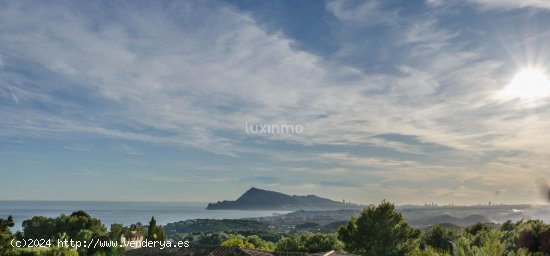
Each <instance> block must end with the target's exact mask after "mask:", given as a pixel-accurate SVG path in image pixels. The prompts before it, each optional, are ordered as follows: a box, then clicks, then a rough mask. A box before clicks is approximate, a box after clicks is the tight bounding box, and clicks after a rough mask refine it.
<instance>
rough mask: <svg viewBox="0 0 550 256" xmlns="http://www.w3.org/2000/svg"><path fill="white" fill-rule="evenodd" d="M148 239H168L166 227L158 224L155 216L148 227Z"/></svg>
mask: <svg viewBox="0 0 550 256" xmlns="http://www.w3.org/2000/svg"><path fill="white" fill-rule="evenodd" d="M146 239H147V240H150V241H165V240H166V234H165V232H164V229H163V228H161V227H159V226H157V221H156V220H155V217H154V216H153V217H151V221H150V222H149V226H148V227H147V237H146Z"/></svg>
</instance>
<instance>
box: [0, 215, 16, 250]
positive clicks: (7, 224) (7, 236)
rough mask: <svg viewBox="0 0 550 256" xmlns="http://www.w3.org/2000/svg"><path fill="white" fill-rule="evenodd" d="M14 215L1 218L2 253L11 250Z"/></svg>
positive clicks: (0, 245) (0, 242) (0, 244)
mask: <svg viewBox="0 0 550 256" xmlns="http://www.w3.org/2000/svg"><path fill="white" fill-rule="evenodd" d="M13 225H14V223H13V217H12V216H8V218H7V219H0V255H4V254H6V253H7V252H8V251H10V250H11V245H10V241H11V240H12V239H13V235H12V234H11V231H10V228H11V227H13Z"/></svg>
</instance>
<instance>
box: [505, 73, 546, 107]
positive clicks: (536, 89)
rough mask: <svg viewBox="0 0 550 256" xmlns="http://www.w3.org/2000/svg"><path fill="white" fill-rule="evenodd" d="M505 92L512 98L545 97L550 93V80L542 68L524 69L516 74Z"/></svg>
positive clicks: (532, 98) (529, 98) (531, 98)
mask: <svg viewBox="0 0 550 256" xmlns="http://www.w3.org/2000/svg"><path fill="white" fill-rule="evenodd" d="M504 92H505V94H506V95H507V96H508V97H511V98H520V99H528V100H534V99H539V98H543V97H546V96H549V95H550V80H549V79H548V76H546V75H545V74H544V72H542V71H541V70H538V69H532V68H529V69H523V70H521V71H520V72H518V73H517V74H516V75H515V76H514V78H513V79H512V81H511V82H510V84H509V85H508V87H506V89H505V91H504Z"/></svg>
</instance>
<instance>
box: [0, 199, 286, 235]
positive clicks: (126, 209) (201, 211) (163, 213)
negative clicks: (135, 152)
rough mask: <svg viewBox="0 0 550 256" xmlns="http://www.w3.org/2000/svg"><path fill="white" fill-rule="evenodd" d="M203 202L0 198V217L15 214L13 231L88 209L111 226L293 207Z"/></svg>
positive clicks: (264, 213)
mask: <svg viewBox="0 0 550 256" xmlns="http://www.w3.org/2000/svg"><path fill="white" fill-rule="evenodd" d="M206 205H207V203H202V202H145V201H54V200H52V201H38V200H0V218H6V217H8V216H10V215H11V216H12V217H13V218H14V221H15V225H14V227H13V228H11V230H12V231H13V232H16V231H22V224H23V221H25V220H28V219H31V218H32V217H34V216H44V217H51V218H55V217H57V216H59V215H61V214H65V215H70V214H71V213H72V212H75V211H79V210H82V211H85V212H86V213H88V214H89V215H90V216H91V217H93V218H97V219H99V220H101V223H102V224H104V225H105V226H106V227H107V228H109V226H110V225H111V224H113V223H122V224H124V225H131V224H135V223H137V222H141V223H142V224H144V225H146V224H147V223H148V222H149V220H150V219H151V217H153V216H154V217H155V219H156V220H157V223H158V224H159V225H166V224H168V223H172V222H177V221H184V220H189V219H241V218H255V217H265V216H272V215H273V214H274V213H277V214H281V213H288V212H290V211H275V210H207V209H206Z"/></svg>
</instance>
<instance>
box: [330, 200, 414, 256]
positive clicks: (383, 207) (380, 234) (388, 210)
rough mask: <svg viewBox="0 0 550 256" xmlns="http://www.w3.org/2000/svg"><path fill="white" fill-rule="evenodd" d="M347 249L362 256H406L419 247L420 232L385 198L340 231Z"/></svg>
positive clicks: (339, 234)
mask: <svg viewBox="0 0 550 256" xmlns="http://www.w3.org/2000/svg"><path fill="white" fill-rule="evenodd" d="M338 238H339V239H340V240H342V241H343V242H344V244H345V248H346V251H349V252H353V253H357V254H361V255H386V256H393V255H395V256H399V255H405V254H407V253H409V252H411V251H413V250H414V249H416V248H418V244H419V238H420V231H419V230H417V229H413V228H411V227H410V226H409V224H407V222H406V221H405V219H404V218H403V216H402V215H401V213H399V212H397V211H396V210H395V206H394V205H393V204H391V203H389V202H386V201H382V203H381V204H380V205H379V206H378V207H369V208H367V209H365V210H364V211H363V212H362V213H361V215H360V217H359V218H357V219H356V218H352V219H351V220H350V221H349V222H348V224H347V225H345V226H342V227H341V228H340V229H339V230H338Z"/></svg>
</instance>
